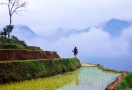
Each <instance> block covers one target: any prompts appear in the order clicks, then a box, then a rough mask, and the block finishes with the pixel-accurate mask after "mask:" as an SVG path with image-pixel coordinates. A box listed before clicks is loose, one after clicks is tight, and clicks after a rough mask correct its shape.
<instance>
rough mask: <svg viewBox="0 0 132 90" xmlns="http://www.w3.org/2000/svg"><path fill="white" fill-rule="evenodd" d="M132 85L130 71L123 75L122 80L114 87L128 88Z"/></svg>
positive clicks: (126, 89)
mask: <svg viewBox="0 0 132 90" xmlns="http://www.w3.org/2000/svg"><path fill="white" fill-rule="evenodd" d="M131 87H132V73H129V74H127V75H126V76H124V77H123V79H122V81H121V82H120V83H118V84H117V85H116V87H115V88H116V89H125V90H128V89H130V88H131Z"/></svg>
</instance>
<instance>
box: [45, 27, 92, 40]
mask: <svg viewBox="0 0 132 90" xmlns="http://www.w3.org/2000/svg"><path fill="white" fill-rule="evenodd" d="M89 29H90V27H89V28H86V29H83V30H76V29H72V30H64V29H62V28H59V29H57V30H56V32H55V33H53V34H52V35H50V36H49V37H47V38H48V39H49V40H51V41H54V40H57V39H59V38H61V37H69V36H70V35H72V34H80V33H82V32H88V31H89Z"/></svg>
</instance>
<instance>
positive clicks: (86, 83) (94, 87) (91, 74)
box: [58, 67, 120, 90]
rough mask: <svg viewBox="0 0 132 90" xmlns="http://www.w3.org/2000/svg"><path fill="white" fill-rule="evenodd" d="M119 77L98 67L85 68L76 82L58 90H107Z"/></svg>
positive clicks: (117, 74)
mask: <svg viewBox="0 0 132 90" xmlns="http://www.w3.org/2000/svg"><path fill="white" fill-rule="evenodd" d="M119 75H120V74H119V73H112V72H105V71H102V70H101V69H98V68H97V67H83V68H81V70H80V73H79V76H78V78H77V79H76V80H74V81H73V82H71V83H70V84H69V85H66V86H63V87H61V88H59V89H58V90H105V88H106V87H107V85H108V84H110V83H111V82H113V81H114V80H115V78H116V77H118V76H119Z"/></svg>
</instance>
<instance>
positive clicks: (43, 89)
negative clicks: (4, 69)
mask: <svg viewBox="0 0 132 90" xmlns="http://www.w3.org/2000/svg"><path fill="white" fill-rule="evenodd" d="M79 72H80V69H77V70H76V71H74V72H67V73H63V74H59V75H56V76H51V77H46V78H39V79H32V80H25V81H23V82H13V83H8V84H2V85H0V90H56V89H57V88H61V87H62V86H65V85H68V84H69V83H71V82H76V79H77V78H78V74H79Z"/></svg>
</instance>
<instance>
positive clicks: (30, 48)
mask: <svg viewBox="0 0 132 90" xmlns="http://www.w3.org/2000/svg"><path fill="white" fill-rule="evenodd" d="M25 48H26V49H28V50H41V48H40V47H36V46H26V47H25Z"/></svg>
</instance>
